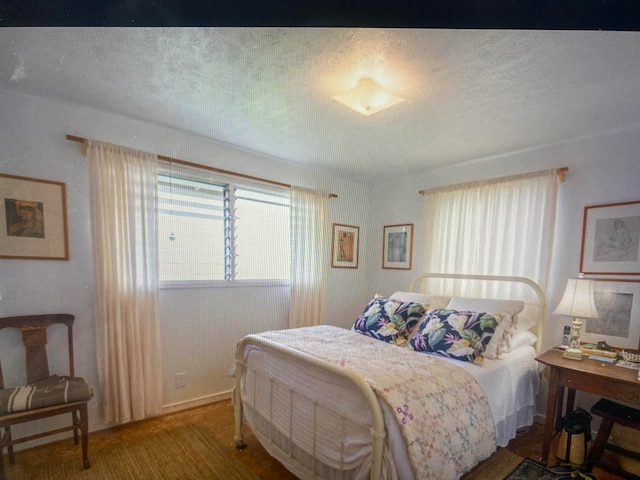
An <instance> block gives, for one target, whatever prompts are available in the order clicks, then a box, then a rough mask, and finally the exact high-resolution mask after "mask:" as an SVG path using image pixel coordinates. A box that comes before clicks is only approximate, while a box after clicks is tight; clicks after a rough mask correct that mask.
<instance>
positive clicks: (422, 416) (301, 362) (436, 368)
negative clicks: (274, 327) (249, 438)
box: [233, 273, 546, 480]
mask: <svg viewBox="0 0 640 480" xmlns="http://www.w3.org/2000/svg"><path fill="white" fill-rule="evenodd" d="M433 280H437V281H438V282H439V283H438V288H439V289H440V291H438V292H436V293H424V292H425V291H429V292H431V291H433V290H425V287H424V284H428V283H429V282H431V281H433ZM469 282H480V283H482V285H494V284H498V283H504V282H506V283H507V284H509V285H513V286H514V288H512V289H511V291H512V292H515V293H516V294H517V295H519V296H522V297H526V300H520V299H518V298H516V299H515V300H514V299H512V298H508V299H506V298H500V299H496V298H491V297H486V298H479V297H477V296H475V297H464V296H460V295H451V294H446V293H443V291H442V289H450V291H456V290H460V288H464V285H465V284H468V283H469ZM432 288H433V287H432ZM525 290H526V291H527V293H526V294H525V293H523V292H524V291H525ZM476 291H478V290H476ZM481 291H483V292H489V293H488V295H490V294H491V292H492V291H493V289H492V287H489V288H485V287H482V288H481ZM545 312H546V301H545V295H544V293H543V291H542V290H541V289H540V287H539V286H538V285H537V284H536V283H534V282H532V281H531V280H529V279H526V278H521V277H495V276H485V275H457V274H436V273H425V274H422V275H420V276H419V277H418V278H417V279H415V280H414V281H413V282H412V284H411V286H410V288H409V290H408V291H407V292H395V293H394V294H392V295H390V296H388V297H386V296H377V295H376V296H374V297H373V298H372V300H371V301H370V302H369V303H368V304H367V306H366V307H365V309H364V310H363V312H362V314H361V315H360V316H359V317H358V319H357V320H356V321H355V322H354V324H353V327H352V328H351V329H350V330H349V329H345V328H339V327H334V326H329V325H321V326H315V327H304V328H298V329H290V330H281V331H271V332H263V333H260V334H255V335H248V336H246V337H244V338H243V339H242V340H241V341H240V342H239V343H238V345H237V349H236V359H235V387H234V394H233V403H234V413H235V424H236V425H235V429H236V430H235V437H234V440H235V443H236V446H237V447H238V448H243V447H244V441H243V434H242V427H243V424H244V423H247V424H248V425H249V426H250V427H251V429H252V431H253V433H254V435H255V436H256V438H257V439H258V440H259V441H260V443H261V444H262V445H263V446H264V447H265V449H266V450H267V451H268V452H269V454H270V455H272V456H274V457H275V458H276V459H278V460H279V461H280V462H281V463H282V464H283V465H285V467H286V468H287V469H288V470H290V471H291V472H292V473H293V474H295V475H296V476H298V477H299V478H301V479H312V478H322V479H327V480H331V479H347V478H348V479H366V478H370V479H373V480H377V479H402V480H404V479H420V478H432V479H447V480H450V479H457V478H460V477H461V476H462V475H463V474H464V473H465V472H467V471H468V470H470V469H471V468H472V467H473V466H474V465H476V464H477V463H479V462H480V461H482V460H484V459H486V458H487V457H489V456H490V455H491V454H492V453H493V452H494V451H495V450H496V448H497V447H498V446H506V444H507V443H508V442H509V440H510V439H511V438H513V437H515V435H516V432H517V430H518V429H519V428H521V427H525V426H528V425H531V424H532V423H533V417H534V415H535V411H536V395H537V390H538V382H539V369H538V366H537V363H536V361H535V356H536V348H538V343H539V342H538V341H537V340H538V339H539V338H541V334H542V325H543V323H544V316H545ZM390 319H391V320H392V321H391V322H390V321H389V320H390ZM383 320H384V321H383Z"/></svg>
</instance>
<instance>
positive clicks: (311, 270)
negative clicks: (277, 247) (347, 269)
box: [289, 187, 329, 328]
mask: <svg viewBox="0 0 640 480" xmlns="http://www.w3.org/2000/svg"><path fill="white" fill-rule="evenodd" d="M328 238H329V195H328V194H326V193H321V192H314V191H311V190H306V189H303V188H299V187H292V188H291V310H290V312H289V327H290V328H295V327H304V326H310V325H321V324H324V323H325V305H324V302H325V284H326V276H327V259H328V258H329V240H328Z"/></svg>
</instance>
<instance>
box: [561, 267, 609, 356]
mask: <svg viewBox="0 0 640 480" xmlns="http://www.w3.org/2000/svg"><path fill="white" fill-rule="evenodd" d="M593 290H594V280H592V279H589V278H582V274H580V277H579V278H570V279H569V280H567V287H566V288H565V291H564V295H562V299H561V300H560V303H559V304H558V306H557V307H556V309H555V310H554V312H553V314H554V315H566V316H568V317H573V321H572V322H571V340H570V341H569V346H568V347H567V349H566V350H565V352H564V355H563V357H564V358H570V359H572V360H582V350H580V329H581V328H582V320H581V319H584V318H598V311H597V310H596V303H595V300H594V298H593Z"/></svg>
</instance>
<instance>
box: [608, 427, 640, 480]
mask: <svg viewBox="0 0 640 480" xmlns="http://www.w3.org/2000/svg"><path fill="white" fill-rule="evenodd" d="M611 436H612V438H613V443H615V444H616V445H618V446H620V447H622V448H625V449H627V450H631V451H632V452H640V435H638V430H636V429H633V428H630V427H625V426H624V425H620V424H618V423H616V424H615V425H614V426H613V430H612V431H611ZM619 459H620V460H619V462H620V468H622V469H623V470H626V471H627V472H630V473H633V474H635V475H640V462H639V461H637V460H634V459H633V458H629V457H625V456H622V455H620V456H619Z"/></svg>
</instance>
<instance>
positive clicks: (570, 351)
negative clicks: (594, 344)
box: [562, 347, 582, 360]
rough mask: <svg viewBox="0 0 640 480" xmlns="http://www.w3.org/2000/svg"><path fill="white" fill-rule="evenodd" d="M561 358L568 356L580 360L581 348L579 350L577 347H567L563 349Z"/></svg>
mask: <svg viewBox="0 0 640 480" xmlns="http://www.w3.org/2000/svg"><path fill="white" fill-rule="evenodd" d="M562 358H568V359H570V360H582V350H580V349H579V348H571V347H569V348H567V349H566V350H565V351H564V355H562Z"/></svg>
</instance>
